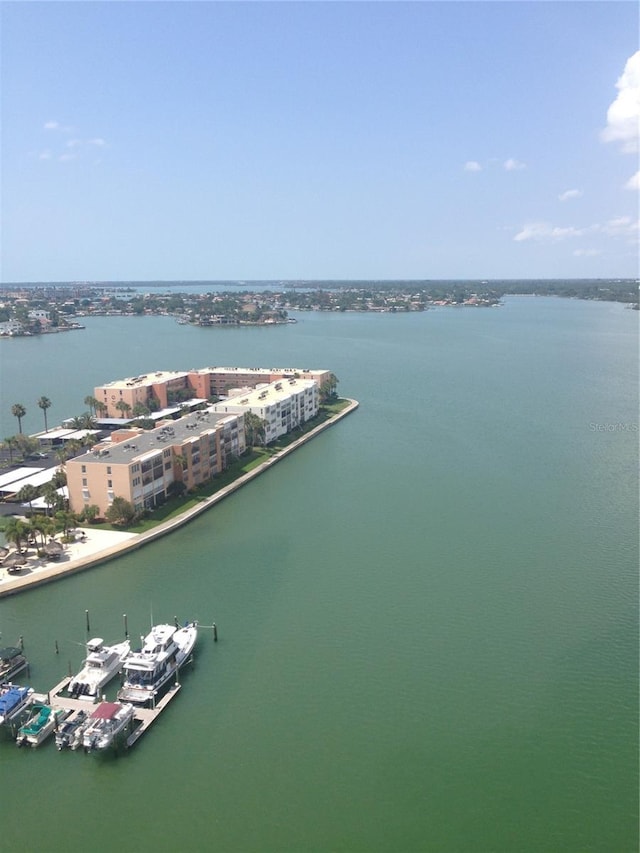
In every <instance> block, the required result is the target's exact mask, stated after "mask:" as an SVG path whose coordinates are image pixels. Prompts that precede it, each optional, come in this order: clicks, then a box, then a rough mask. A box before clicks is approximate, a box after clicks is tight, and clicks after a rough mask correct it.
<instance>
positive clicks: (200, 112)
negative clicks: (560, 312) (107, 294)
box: [0, 0, 640, 283]
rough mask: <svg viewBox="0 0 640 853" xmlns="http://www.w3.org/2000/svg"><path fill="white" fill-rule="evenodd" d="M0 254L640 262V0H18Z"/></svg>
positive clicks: (116, 262)
mask: <svg viewBox="0 0 640 853" xmlns="http://www.w3.org/2000/svg"><path fill="white" fill-rule="evenodd" d="M0 14H1V16H2V30H1V33H2V35H1V38H2V45H1V46H2V60H1V62H2V65H1V71H2V76H1V87H2V115H1V118H2V139H1V142H2V145H1V149H2V150H1V157H2V189H1V194H0V207H1V212H2V245H1V249H2V255H1V267H0V280H1V281H2V282H4V283H9V282H31V281H158V280H159V281H172V280H181V281H188V280H280V279H283V280H284V279H287V280H290V279H294V280H311V279H322V280H331V279H340V280H344V279H360V280H361V279H377V280H380V279H451V278H455V279H459V278H462V279H497V278H503V279H505V278H506V279H517V278H609V277H612V278H636V277H638V274H639V271H638V190H639V184H640V178H639V174H640V173H639V163H638V123H639V113H640V107H639V104H640V51H639V50H638V16H639V12H638V6H637V4H636V3H635V2H626V0H625V2H615V0H605V2H580V0H575V2H545V0H535V1H534V2H519V1H518V0H512V2H499V0H495V2H494V0H487V2H464V0H460V2H457V1H456V0H449V2H384V0H381V2H366V1H365V2H339V0H338V1H337V2H304V0H301V2H270V1H269V0H265V1H264V2H206V0H203V1H202V2H197V1H196V2H104V3H103V2H42V3H40V2H2V4H1V6H0Z"/></svg>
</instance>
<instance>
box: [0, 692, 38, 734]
mask: <svg viewBox="0 0 640 853" xmlns="http://www.w3.org/2000/svg"><path fill="white" fill-rule="evenodd" d="M32 695H33V687H19V686H18V685H17V684H10V683H8V682H7V683H5V684H3V685H2V686H0V726H1V725H4V724H11V723H12V722H13V721H14V720H15V719H16V718H17V717H18V716H19V715H20V714H21V713H22V712H23V711H24V709H25V708H26V707H27V706H28V704H29V702H31V696H32Z"/></svg>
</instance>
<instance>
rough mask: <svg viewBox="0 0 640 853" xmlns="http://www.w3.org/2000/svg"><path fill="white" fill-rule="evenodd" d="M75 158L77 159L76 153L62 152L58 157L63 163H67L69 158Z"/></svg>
mask: <svg viewBox="0 0 640 853" xmlns="http://www.w3.org/2000/svg"><path fill="white" fill-rule="evenodd" d="M75 159H76V155H75V154H61V155H60V156H59V157H58V160H60V162H61V163H65V162H66V161H67V160H75Z"/></svg>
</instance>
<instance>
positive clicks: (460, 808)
mask: <svg viewBox="0 0 640 853" xmlns="http://www.w3.org/2000/svg"><path fill="white" fill-rule="evenodd" d="M299 317H300V322H299V323H298V324H297V325H290V326H286V327H278V328H273V329H219V330H216V329H192V328H190V327H184V326H178V325H177V324H176V323H175V322H174V321H172V320H170V319H165V318H95V319H92V320H87V324H86V325H87V329H86V331H84V332H77V333H69V334H65V335H58V336H51V337H48V338H42V339H23V340H15V341H0V358H1V360H2V361H1V365H2V400H1V403H0V409H1V415H2V428H3V430H4V434H5V435H7V434H11V433H13V432H15V419H13V418H12V417H11V415H10V412H8V411H7V410H8V409H10V406H11V404H12V403H14V402H18V401H19V402H23V403H24V404H25V405H26V407H27V408H28V409H29V413H28V415H27V420H26V421H25V428H26V429H27V430H28V431H35V430H36V429H38V428H39V427H40V424H41V422H42V421H41V417H40V414H41V413H40V412H39V410H37V407H36V406H35V400H37V398H38V397H39V396H40V395H42V394H45V395H46V396H48V397H50V398H51V399H52V401H53V402H54V407H55V408H52V409H50V410H49V415H50V423H54V422H56V419H57V420H60V419H61V418H62V417H64V416H67V415H69V414H75V413H80V412H82V411H83V410H84V409H85V407H84V405H83V403H82V400H83V398H84V396H85V395H87V394H89V393H91V392H92V389H93V386H94V385H95V384H98V383H101V382H103V381H106V380H109V379H112V378H117V377H121V376H127V375H133V374H136V373H140V372H148V371H150V370H152V369H155V368H158V369H161V368H162V369H182V368H189V367H199V366H202V365H206V364H208V365H216V364H217V365H232V364H242V365H245V364H246V365H264V366H271V365H274V366H275V365H285V366H289V365H294V366H298V365H299V366H309V367H321V368H329V369H332V370H334V372H335V373H336V374H337V376H338V377H339V379H340V385H339V391H340V392H341V393H342V394H344V395H347V396H352V397H355V398H356V399H358V400H359V401H360V403H361V406H360V408H359V409H358V411H357V412H356V413H355V414H353V415H351V416H349V417H348V418H346V419H345V420H344V421H342V422H341V423H340V424H338V425H336V426H335V427H334V428H332V429H330V430H328V431H326V432H325V433H323V434H322V435H321V436H320V437H318V438H317V439H316V440H314V441H313V442H311V443H310V444H309V445H308V446H306V447H305V448H303V449H302V450H300V451H299V452H298V453H296V454H294V455H293V456H292V457H291V458H289V459H287V460H285V461H284V462H283V463H281V464H279V465H277V466H275V467H274V468H273V469H272V470H270V471H269V472H268V473H267V474H265V476H263V477H261V478H259V479H258V480H257V481H256V482H255V483H253V484H251V485H250V486H249V487H248V488H246V489H244V490H242V491H241V492H239V493H237V494H235V495H234V496H232V497H231V498H230V499H228V500H227V501H226V502H224V503H223V504H221V505H220V506H219V507H217V508H216V509H214V510H213V511H212V512H210V513H208V514H207V515H205V516H203V517H201V518H200V519H198V520H196V521H194V522H192V523H191V524H189V525H188V526H187V527H185V528H183V529H181V530H180V531H179V532H177V533H176V534H174V535H172V536H171V537H169V538H166V539H164V540H163V541H162V542H160V543H158V544H155V545H150V546H149V547H147V548H145V549H143V550H142V551H140V552H138V553H136V554H133V555H130V556H125V557H122V558H121V559H119V560H116V561H114V562H112V563H110V564H108V565H106V566H103V567H101V568H98V569H94V570H91V571H88V572H85V573H84V574H82V575H79V576H77V577H75V578H73V579H69V580H66V581H64V582H60V583H57V584H52V585H50V586H48V587H44V588H42V589H39V590H34V591H32V592H30V593H28V594H25V595H21V596H19V597H13V598H10V599H3V600H0V629H1V630H2V637H3V640H4V641H5V642H13V641H14V640H15V638H16V637H17V636H19V635H21V634H22V635H23V636H24V637H25V642H26V645H27V650H28V652H29V657H30V660H31V663H32V673H31V674H32V683H33V684H34V686H35V687H36V689H39V690H42V689H46V688H47V687H48V686H51V685H53V683H55V682H56V681H57V680H59V678H61V677H62V676H63V675H64V674H65V673H66V671H67V669H68V666H69V661H71V663H72V665H73V666H74V667H75V666H77V664H79V662H80V660H81V657H82V648H81V645H80V644H81V643H82V641H83V640H84V637H85V630H84V619H85V617H84V611H85V609H89V611H90V614H91V629H92V633H93V634H96V633H97V634H99V635H101V636H104V637H106V638H107V639H115V638H116V637H118V636H119V635H120V634H121V632H122V614H124V613H127V615H128V622H129V629H130V631H131V633H132V634H133V635H134V636H135V635H137V634H139V633H142V632H144V631H145V629H146V628H147V627H148V625H149V622H150V619H151V618H153V619H154V620H155V621H161V620H170V619H172V618H173V616H174V615H177V616H178V617H179V618H181V619H184V618H192V617H195V618H198V619H200V620H201V621H202V622H204V623H207V624H210V623H211V621H212V620H215V621H216V623H217V625H218V627H219V642H218V643H217V644H216V643H214V642H213V639H212V637H211V636H210V634H209V633H207V632H206V631H203V632H202V633H201V636H200V640H199V646H198V656H197V663H196V665H195V668H194V670H193V671H192V672H189V673H187V674H186V675H185V678H184V689H183V690H182V691H181V693H180V695H179V696H178V697H177V698H176V700H175V701H174V702H173V703H172V704H171V705H170V706H169V708H168V709H167V711H166V712H165V713H164V714H163V715H162V717H161V718H160V719H159V721H158V722H157V723H156V724H155V725H154V727H153V728H152V729H151V730H150V731H149V733H148V734H147V735H145V737H144V738H143V739H142V740H141V741H140V742H139V743H138V745H137V746H136V748H135V749H134V750H133V751H132V752H131V753H130V754H126V755H123V756H121V757H119V758H117V759H115V758H108V759H104V760H101V759H96V758H95V757H94V756H85V755H81V754H77V753H57V752H56V750H55V748H54V747H53V745H51V744H50V745H49V746H47V747H43V748H42V749H40V750H37V751H28V750H24V749H23V750H18V749H16V748H15V746H14V745H13V744H11V743H10V742H9V741H6V742H4V743H0V765H1V768H2V770H1V780H2V781H1V786H2V796H1V798H0V814H1V817H2V820H1V830H0V831H1V832H2V840H3V849H6V850H8V851H34V850H42V851H47V853H48V851H51V852H52V853H53V851H56V853H57V851H74V853H75V851H86V850H91V851H111V850H113V849H118V850H121V851H126V853H129V851H131V853H134V851H140V853H146V851H175V850H180V851H182V850H197V851H200V850H202V851H205V850H206V851H208V850H217V851H222V853H236V851H237V853H253V851H256V853H263V851H264V853H271V851H363V852H364V851H367V852H368V851H389V853H396V851H397V852H398V853H403V851H406V853H413V851H436V852H441V853H453V852H454V851H456V853H458V851H460V853H467V852H468V853H476V851H477V852H478V853H486V852H487V851H496V853H502V851H505V853H507V851H508V853H511V851H523V853H524V851H526V853H529V851H576V853H584V851H603V853H605V851H606V853H627V851H628V852H629V853H633V851H636V850H637V849H638V835H637V824H638V820H637V818H638V815H637V812H638V806H637V804H638V772H637V771H638V766H637V765H638V758H637V756H638V707H637V706H638V675H637V673H638V469H637V461H638V449H637V441H638V432H637V423H638V392H637V388H638V375H637V374H638V367H637V355H638V351H637V344H638V315H637V313H636V312H632V311H630V310H627V309H625V308H624V307H623V306H620V305H612V304H603V303H600V304H597V303H591V302H577V301H568V300H559V299H542V298H517V299H509V300H507V302H506V305H505V306H504V307H502V308H500V309H475V310H474V309H469V310H467V309H461V310H456V309H443V310H439V311H432V312H427V313H425V314H418V315H408V316H400V315H396V316H393V315H384V316H359V315H350V314H347V315H327V314H302V315H299ZM31 400H33V401H34V402H33V403H32V404H30V401H31ZM52 412H53V413H54V414H53V416H52ZM600 426H603V427H604V428H603V429H600V428H599V427H600ZM56 641H57V642H58V646H59V650H60V653H59V654H58V655H56V654H55V649H54V644H55V642H56Z"/></svg>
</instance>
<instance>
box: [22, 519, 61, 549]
mask: <svg viewBox="0 0 640 853" xmlns="http://www.w3.org/2000/svg"><path fill="white" fill-rule="evenodd" d="M29 526H30V528H31V531H32V532H33V533H34V534H40V544H41V546H42V547H43V548H44V546H45V544H46V539H47V536H53V534H54V533H55V531H56V526H55V524H54V522H53V519H51V518H47V516H46V515H34V516H33V518H32V519H31V522H30V525H29Z"/></svg>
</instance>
